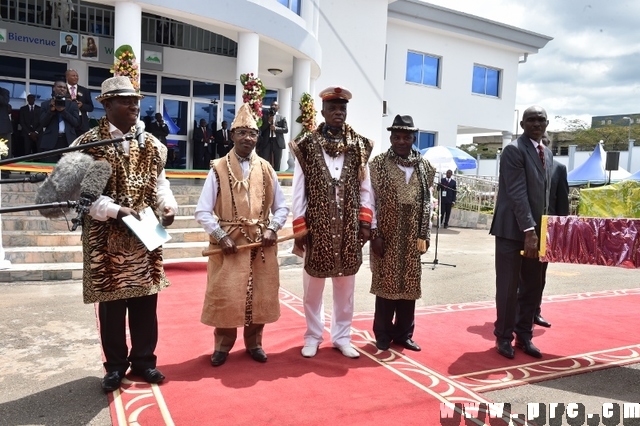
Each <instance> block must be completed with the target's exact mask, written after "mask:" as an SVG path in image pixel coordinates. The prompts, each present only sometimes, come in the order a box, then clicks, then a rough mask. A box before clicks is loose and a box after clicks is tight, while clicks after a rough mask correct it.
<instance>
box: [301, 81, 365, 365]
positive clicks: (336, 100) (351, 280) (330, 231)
mask: <svg viewBox="0 0 640 426" xmlns="http://www.w3.org/2000/svg"><path fill="white" fill-rule="evenodd" d="M320 97H321V98H322V116H323V117H324V119H325V122H324V123H322V124H320V126H318V128H317V129H316V130H315V131H313V132H312V133H309V134H307V135H305V136H302V137H301V138H298V139H296V140H295V141H293V142H291V144H290V148H291V152H292V153H293V154H294V155H295V157H296V160H297V161H296V165H295V170H294V172H293V218H294V221H293V229H294V232H295V233H298V232H300V231H302V230H304V229H308V231H309V233H308V234H307V235H306V236H305V237H303V238H298V239H296V250H297V251H298V252H302V251H306V255H305V265H304V272H303V275H302V279H303V286H304V312H305V318H306V320H307V331H306V333H305V335H304V347H303V348H302V356H304V357H306V358H310V357H313V356H315V354H316V352H317V350H318V346H319V345H320V343H321V342H322V332H323V329H324V312H323V311H322V306H323V304H322V293H323V290H324V284H325V279H326V278H328V277H330V278H331V281H332V283H333V315H332V319H331V341H332V343H333V346H334V347H335V348H336V349H338V350H340V352H342V354H343V355H344V356H346V357H348V358H358V357H359V353H358V351H356V350H355V348H354V347H353V346H351V321H352V320H353V309H354V298H353V293H354V288H355V274H356V272H358V269H359V268H360V264H361V263H362V245H363V244H364V243H365V242H366V241H368V240H369V230H370V228H371V220H372V215H373V210H372V209H373V204H372V198H371V181H370V180H369V173H368V168H367V161H368V160H369V155H370V154H371V149H372V147H373V142H372V141H370V140H369V139H367V138H365V137H363V136H360V135H359V134H357V133H356V132H355V131H353V129H351V127H350V126H349V125H348V124H346V123H345V120H346V118H347V102H348V101H349V99H351V93H350V92H349V91H348V90H346V89H344V88H341V87H329V88H327V89H325V90H323V91H322V92H320Z"/></svg>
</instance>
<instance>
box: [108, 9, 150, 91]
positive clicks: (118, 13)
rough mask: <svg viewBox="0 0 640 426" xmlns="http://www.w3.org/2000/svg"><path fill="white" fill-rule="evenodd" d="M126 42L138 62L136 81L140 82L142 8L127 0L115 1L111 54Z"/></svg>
mask: <svg viewBox="0 0 640 426" xmlns="http://www.w3.org/2000/svg"><path fill="white" fill-rule="evenodd" d="M125 44H128V45H129V46H131V48H132V49H133V54H134V55H135V57H136V62H137V63H138V83H140V64H142V60H143V57H142V8H141V7H140V5H139V4H137V3H134V2H129V1H117V2H116V5H115V22H114V39H113V54H114V60H115V53H116V51H117V50H118V48H119V47H120V46H122V45H125Z"/></svg>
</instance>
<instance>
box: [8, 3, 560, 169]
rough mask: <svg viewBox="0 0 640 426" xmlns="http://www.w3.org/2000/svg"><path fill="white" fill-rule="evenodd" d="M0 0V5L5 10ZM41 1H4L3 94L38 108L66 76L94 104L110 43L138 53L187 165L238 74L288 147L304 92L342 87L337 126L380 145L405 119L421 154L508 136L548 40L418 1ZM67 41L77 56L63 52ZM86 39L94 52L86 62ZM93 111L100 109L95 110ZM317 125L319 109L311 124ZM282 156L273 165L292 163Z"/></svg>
mask: <svg viewBox="0 0 640 426" xmlns="http://www.w3.org/2000/svg"><path fill="white" fill-rule="evenodd" d="M4 3H6V5H4ZM50 3H51V2H48V1H46V0H15V1H13V2H7V1H5V0H0V5H4V6H1V7H0V15H2V20H1V21H0V39H1V40H0V59H1V60H0V86H2V87H5V88H7V89H9V90H10V93H11V104H12V107H13V109H14V110H17V109H19V108H20V107H21V106H22V105H24V103H25V98H26V93H35V94H37V96H38V98H39V101H41V100H44V99H48V97H49V96H50V92H51V85H52V83H53V79H54V77H55V76H56V75H59V74H60V73H62V74H64V70H65V69H67V68H73V69H75V70H77V71H78V73H79V75H80V84H81V85H84V86H87V87H89V89H90V90H91V92H92V95H93V96H94V97H95V95H97V94H98V93H99V90H100V82H101V81H102V80H104V78H106V77H108V76H109V68H110V66H111V64H112V63H113V59H114V58H113V52H114V48H117V47H118V46H121V45H123V44H129V45H131V46H132V47H133V49H134V51H137V52H139V53H138V55H137V56H138V58H139V62H140V65H141V70H142V77H141V91H142V93H143V94H145V99H144V100H143V101H142V104H141V110H142V115H143V116H144V115H145V114H146V115H147V116H149V117H150V116H151V115H152V114H154V113H155V112H166V114H167V115H169V116H170V117H171V119H172V120H173V121H174V122H175V124H176V129H177V130H175V131H174V132H173V134H172V135H171V136H170V138H169V139H170V140H171V143H173V144H174V145H175V146H176V147H177V149H179V151H180V156H181V158H184V161H183V162H182V163H181V164H180V165H179V166H178V167H179V168H190V167H191V166H192V164H193V163H192V156H193V149H192V148H193V147H192V143H191V137H192V131H193V127H194V125H195V123H197V122H198V121H199V119H200V118H205V119H206V120H207V121H208V122H209V123H211V124H212V127H213V128H214V129H215V128H219V127H220V124H221V122H222V121H223V120H226V121H229V123H230V120H232V119H233V115H234V111H235V109H236V108H237V106H238V105H239V103H240V102H241V96H239V95H240V94H241V91H242V87H241V84H240V81H239V76H240V74H242V73H249V72H253V73H254V74H256V75H257V76H258V77H260V78H261V79H262V80H263V82H264V83H265V85H266V87H267V89H269V97H268V98H267V99H266V102H265V103H266V104H267V105H266V106H268V104H269V103H270V102H271V101H273V100H276V99H277V100H278V101H279V103H280V108H281V110H280V112H281V113H282V114H283V115H284V116H285V117H287V119H288V123H289V128H290V131H289V134H288V135H287V136H288V137H287V140H289V139H290V138H293V137H295V135H296V134H297V133H298V132H299V131H300V130H301V127H300V125H299V124H297V123H296V122H295V120H296V118H297V117H298V115H299V108H298V102H299V99H300V96H301V95H302V94H303V93H304V92H309V93H311V94H312V95H313V96H314V99H315V100H316V109H318V110H319V109H320V107H321V104H320V101H319V99H318V97H317V93H318V92H319V91H320V90H321V89H323V88H324V87H327V86H330V85H340V86H344V87H347V88H348V89H349V90H350V91H351V92H352V93H353V99H352V101H351V102H350V104H349V110H348V117H347V122H348V123H349V124H350V125H351V126H352V127H353V128H354V129H355V130H356V131H357V132H358V133H361V134H363V135H365V136H367V137H369V138H371V139H373V140H374V141H375V142H376V147H375V151H374V153H377V152H382V151H384V150H386V149H387V148H388V147H389V142H388V132H387V131H386V128H387V127H388V126H390V125H391V122H392V121H393V117H394V116H395V115H396V114H402V115H411V116H413V118H414V122H415V125H416V126H417V127H419V128H420V129H421V132H420V140H419V143H420V147H421V148H424V147H427V146H429V145H433V144H436V145H449V146H455V144H456V138H457V136H458V135H461V134H470V133H487V132H491V133H495V132H503V134H504V140H505V142H506V141H507V140H508V141H510V140H511V132H513V131H514V123H516V122H517V119H516V116H515V112H514V106H515V96H516V84H517V73H518V68H519V67H521V66H526V61H527V59H528V58H529V55H531V54H535V53H536V52H538V50H539V49H541V48H542V47H544V46H545V45H546V43H547V42H548V41H549V40H550V37H547V36H543V35H539V34H536V33H532V32H529V31H525V30H522V29H518V28H514V27H510V26H508V25H504V24H500V23H496V22H493V21H489V20H486V19H483V18H479V17H475V16H470V15H467V14H464V13H460V12H456V11H452V10H449V9H445V8H441V7H437V6H433V5H430V4H428V3H425V2H422V1H418V0H395V1H394V0H233V1H223V0H210V1H207V2H205V1H202V0H181V1H179V2H176V1H173V0H145V1H111V0H102V1H95V2H84V1H78V0H69V1H68V2H67V3H68V5H69V7H67V9H65V10H63V11H60V10H57V11H55V10H51V8H50ZM68 34H71V35H72V36H73V37H74V41H76V42H77V44H78V46H79V47H80V48H79V53H78V55H76V56H75V57H70V56H69V55H63V54H61V53H60V45H61V44H62V43H63V41H64V38H65V36H66V35H68ZM87 38H93V39H94V40H95V41H96V42H97V44H98V52H99V53H98V55H97V56H96V57H84V56H83V55H82V53H81V51H82V49H81V47H82V45H83V44H84V43H85V41H86V39H87ZM95 104H96V110H95V111H94V113H92V114H90V116H93V117H94V118H99V117H100V116H101V114H102V112H103V111H102V110H101V109H100V108H99V107H100V105H99V104H98V103H97V102H96V103H95ZM321 120H322V117H321V115H320V114H318V121H321ZM287 160H288V156H287V155H286V154H285V155H283V167H282V170H286V169H287V168H288V167H290V166H291V163H290V162H289V164H285V163H287Z"/></svg>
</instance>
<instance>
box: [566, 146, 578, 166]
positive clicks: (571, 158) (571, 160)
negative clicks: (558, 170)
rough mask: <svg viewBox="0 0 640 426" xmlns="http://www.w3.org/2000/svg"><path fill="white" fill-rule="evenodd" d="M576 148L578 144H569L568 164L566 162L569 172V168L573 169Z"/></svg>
mask: <svg viewBox="0 0 640 426" xmlns="http://www.w3.org/2000/svg"><path fill="white" fill-rule="evenodd" d="M577 148H578V145H569V164H567V172H570V171H571V170H573V165H574V162H575V158H576V149H577Z"/></svg>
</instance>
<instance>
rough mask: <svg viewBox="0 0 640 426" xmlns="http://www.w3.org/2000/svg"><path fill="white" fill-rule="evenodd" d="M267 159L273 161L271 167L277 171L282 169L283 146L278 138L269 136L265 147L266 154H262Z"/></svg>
mask: <svg viewBox="0 0 640 426" xmlns="http://www.w3.org/2000/svg"><path fill="white" fill-rule="evenodd" d="M262 157H263V158H264V159H265V160H267V161H268V162H269V163H271V167H273V170H275V171H276V172H279V171H280V163H281V162H282V148H280V146H279V145H278V139H277V138H269V140H268V141H267V143H266V144H265V147H264V156H262Z"/></svg>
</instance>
